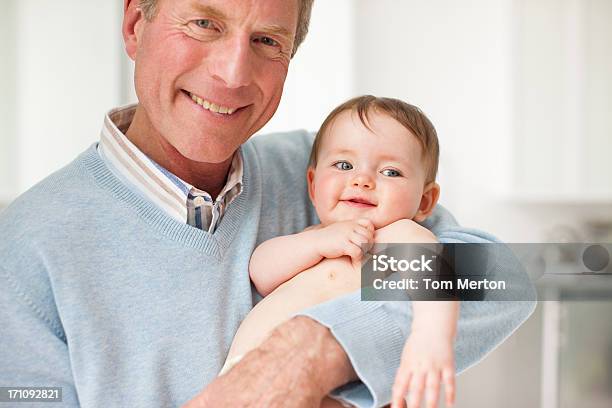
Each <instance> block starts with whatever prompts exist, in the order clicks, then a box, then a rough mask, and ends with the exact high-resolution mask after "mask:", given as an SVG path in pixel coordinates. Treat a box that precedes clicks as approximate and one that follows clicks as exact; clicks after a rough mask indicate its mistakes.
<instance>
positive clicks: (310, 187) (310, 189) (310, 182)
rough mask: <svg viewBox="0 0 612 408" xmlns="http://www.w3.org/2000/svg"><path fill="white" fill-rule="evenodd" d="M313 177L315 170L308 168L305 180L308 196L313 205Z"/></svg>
mask: <svg viewBox="0 0 612 408" xmlns="http://www.w3.org/2000/svg"><path fill="white" fill-rule="evenodd" d="M314 175H315V169H314V167H312V166H310V167H308V171H307V172H306V180H307V181H308V196H309V197H310V201H312V202H313V203H314V194H315V191H314Z"/></svg>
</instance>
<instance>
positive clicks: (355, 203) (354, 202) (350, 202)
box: [341, 197, 376, 207]
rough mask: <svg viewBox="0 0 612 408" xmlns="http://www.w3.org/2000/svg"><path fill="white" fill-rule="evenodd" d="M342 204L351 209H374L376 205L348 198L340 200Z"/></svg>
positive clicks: (367, 201) (363, 199)
mask: <svg viewBox="0 0 612 408" xmlns="http://www.w3.org/2000/svg"><path fill="white" fill-rule="evenodd" d="M341 201H342V202H343V203H345V204H347V205H350V206H353V207H376V204H374V203H372V202H371V201H369V200H366V199H365V198H357V197H355V198H348V199H346V200H341Z"/></svg>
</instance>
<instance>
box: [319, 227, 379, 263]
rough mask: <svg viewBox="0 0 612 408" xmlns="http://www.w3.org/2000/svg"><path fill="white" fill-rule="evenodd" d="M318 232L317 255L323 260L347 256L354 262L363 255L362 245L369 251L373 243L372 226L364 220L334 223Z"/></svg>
mask: <svg viewBox="0 0 612 408" xmlns="http://www.w3.org/2000/svg"><path fill="white" fill-rule="evenodd" d="M318 231H319V232H320V239H319V241H318V242H319V253H320V254H321V256H322V257H324V258H339V257H341V256H344V255H348V256H350V257H351V259H352V260H354V261H355V260H359V259H361V257H362V255H363V253H362V249H361V247H362V245H363V246H365V249H366V250H369V249H370V248H371V247H372V244H373V243H374V224H373V223H372V221H370V220H368V219H365V218H360V219H358V220H356V221H342V222H335V223H333V224H330V225H328V226H327V227H325V228H321V229H319V230H318Z"/></svg>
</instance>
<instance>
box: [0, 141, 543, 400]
mask: <svg viewBox="0 0 612 408" xmlns="http://www.w3.org/2000/svg"><path fill="white" fill-rule="evenodd" d="M311 143H312V138H311V136H310V135H309V134H308V133H306V132H293V133H283V134H276V135H269V136H264V137H257V138H254V139H252V140H250V141H249V142H247V143H246V144H245V145H244V146H243V148H242V154H243V159H244V179H243V181H244V184H243V192H242V194H241V195H240V196H239V197H238V198H236V200H235V202H233V203H232V205H231V206H229V207H228V210H227V212H226V214H225V216H224V218H223V220H222V221H221V223H220V224H219V227H218V228H217V230H216V231H215V233H214V234H209V233H207V232H204V231H201V230H198V229H195V228H192V227H190V226H188V225H185V224H181V223H179V222H177V221H175V220H174V219H172V218H170V217H169V216H167V215H166V214H165V213H164V212H163V211H162V210H160V209H159V208H156V207H155V206H153V205H152V204H150V203H149V202H148V201H147V200H145V199H143V198H142V197H140V196H139V195H138V194H137V193H135V192H134V191H132V190H131V189H130V188H129V187H128V186H126V185H125V184H124V183H122V182H121V181H120V180H119V179H117V178H116V177H115V176H114V174H113V173H112V171H110V169H109V168H108V167H107V166H106V164H105V163H104V162H103V160H102V159H101V158H100V156H99V155H98V153H97V152H96V149H95V146H92V147H91V148H89V149H88V150H87V151H85V152H84V153H83V154H81V155H80V156H79V157H78V158H77V159H76V160H75V161H74V162H72V163H71V164H70V165H68V166H67V167H65V168H64V169H62V170H60V171H58V172H56V173H54V174H52V175H51V176H49V177H48V178H47V179H45V180H44V181H42V182H41V183H39V184H38V185H36V186H35V187H33V188H32V189H31V190H29V191H28V192H26V193H25V194H23V195H22V196H21V197H19V198H18V199H17V200H16V201H15V202H14V203H13V204H12V205H11V206H10V207H9V208H8V209H6V210H5V211H4V212H3V213H2V214H0V387H1V386H11V387H12V386H61V387H63V398H64V402H63V404H62V406H74V405H77V404H79V403H80V404H81V405H83V406H86V407H97V406H99V407H123V406H130V407H158V406H159V407H172V406H178V405H180V404H182V403H184V402H185V401H187V400H189V399H190V398H191V397H193V396H194V395H196V394H197V392H198V391H199V390H201V389H202V388H203V386H204V385H205V384H206V383H208V382H210V381H211V380H213V379H214V378H215V376H216V375H217V373H218V371H219V369H220V367H221V365H222V363H223V361H224V359H225V356H226V353H227V351H228V348H229V345H230V344H231V341H232V337H233V335H234V333H235V332H236V329H237V328H238V325H239V324H240V321H241V320H242V319H243V318H244V317H245V316H246V314H247V313H248V312H249V310H250V309H251V308H252V306H253V292H252V288H251V285H250V282H249V276H248V268H247V266H248V261H249V257H250V254H251V252H252V250H253V248H255V246H256V245H258V244H259V243H261V242H263V241H264V240H267V239H269V238H271V237H273V236H277V235H281V234H291V233H295V232H297V231H300V230H302V229H304V228H305V227H306V226H308V225H311V224H313V223H315V222H316V221H317V220H316V215H315V213H314V210H313V208H312V207H311V206H310V204H309V202H308V197H307V191H306V183H305V170H306V162H307V159H308V152H309V150H310V145H311ZM427 226H428V227H429V228H431V229H433V231H434V232H435V233H436V234H437V235H438V236H439V237H440V239H441V240H442V241H445V240H447V241H455V242H457V241H471V242H487V241H490V240H492V238H491V237H490V236H488V235H486V234H482V233H480V232H476V231H471V230H466V229H462V228H460V227H459V226H458V225H457V224H456V222H455V221H454V219H453V218H452V216H450V214H448V213H447V212H446V211H445V210H443V209H441V208H440V209H439V210H438V212H437V213H436V215H435V216H434V217H433V218H432V219H431V220H430V221H429V224H428V225H427ZM512 262H513V261H512V259H511V258H508V259H507V260H506V261H505V262H500V264H501V266H500V268H502V269H505V270H504V271H502V272H503V273H516V271H515V269H516V268H515V267H516V265H513V264H512ZM532 308H533V302H499V303H493V302H488V303H478V304H471V303H466V304H464V305H462V306H461V321H460V323H459V334H458V339H457V367H458V368H459V369H460V370H461V369H464V368H466V367H467V366H469V365H471V364H473V363H475V362H476V361H478V360H479V359H481V358H482V357H483V356H484V355H485V354H486V353H487V352H488V351H490V350H491V349H493V348H494V347H495V346H496V345H497V344H499V343H500V342H501V341H502V340H503V339H504V338H506V337H507V336H508V335H509V334H510V333H511V332H512V331H513V330H514V329H515V328H516V327H518V325H520V323H521V322H523V321H524V320H525V319H526V318H527V316H528V315H529V314H530V313H531V311H532ZM410 312H411V311H410V307H409V304H407V303H397V302H395V303H382V302H360V301H359V296H358V294H353V295H349V296H345V297H343V298H341V299H338V300H334V301H331V302H328V303H326V304H323V305H319V306H317V307H315V308H313V309H311V310H310V311H305V312H304V313H305V314H307V315H309V316H311V317H313V318H315V319H316V320H318V321H319V322H321V323H322V324H325V325H326V326H328V327H330V328H331V330H332V332H333V333H334V335H335V336H336V338H337V339H338V341H339V342H340V343H341V344H342V345H343V346H344V347H345V349H346V351H347V353H348V355H349V357H350V359H351V362H352V363H353V365H354V367H355V369H356V371H357V373H358V374H359V376H360V378H361V380H362V382H361V383H357V384H354V385H351V386H349V387H345V388H343V389H341V390H340V391H339V394H340V395H342V396H344V397H345V398H346V399H347V400H349V401H352V402H353V403H355V404H357V405H359V406H372V405H379V404H382V403H385V402H387V401H388V400H389V398H390V388H391V385H392V382H393V376H394V372H395V369H396V368H397V365H398V364H399V356H400V353H401V349H402V346H403V343H404V340H405V337H406V335H407V333H408V330H409V327H410ZM19 405H20V406H27V405H26V404H19Z"/></svg>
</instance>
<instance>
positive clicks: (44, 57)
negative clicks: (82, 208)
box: [9, 0, 123, 193]
mask: <svg viewBox="0 0 612 408" xmlns="http://www.w3.org/2000/svg"><path fill="white" fill-rule="evenodd" d="M12 3H13V6H14V7H15V8H16V18H15V24H14V27H15V30H16V31H15V38H16V41H17V43H16V47H15V51H14V52H15V54H16V55H15V67H16V68H17V71H16V72H17V74H16V84H17V89H18V97H17V100H16V103H15V105H14V107H13V109H12V111H11V110H9V112H11V114H12V115H15V118H16V124H15V126H16V135H18V137H17V138H16V140H15V143H16V146H15V152H14V153H15V157H16V164H17V165H16V168H15V169H14V171H13V172H12V173H13V174H16V180H17V181H16V186H15V190H16V191H15V192H16V193H19V192H22V191H24V190H25V189H27V188H29V187H30V186H31V185H32V184H34V183H36V182H37V181H39V180H41V179H42V178H43V177H44V176H46V175H47V174H48V173H49V172H51V171H53V170H56V169H58V168H60V167H61V166H63V165H65V164H67V163H68V162H69V161H71V160H72V159H73V158H74V157H76V155H77V154H78V153H79V152H81V151H83V150H84V149H85V148H86V147H87V146H88V145H90V144H91V143H93V142H94V141H96V140H97V139H98V133H99V131H100V128H101V126H102V120H103V118H104V113H105V111H106V110H107V109H108V108H109V107H111V106H114V105H116V104H118V102H119V99H120V95H121V84H120V78H121V63H120V61H121V59H122V58H123V57H122V50H121V47H120V42H119V38H120V37H119V36H120V15H121V2H119V1H109V2H84V1H81V0H62V1H54V2H49V1H46V0H19V1H12Z"/></svg>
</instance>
